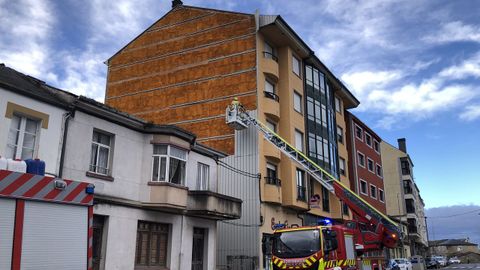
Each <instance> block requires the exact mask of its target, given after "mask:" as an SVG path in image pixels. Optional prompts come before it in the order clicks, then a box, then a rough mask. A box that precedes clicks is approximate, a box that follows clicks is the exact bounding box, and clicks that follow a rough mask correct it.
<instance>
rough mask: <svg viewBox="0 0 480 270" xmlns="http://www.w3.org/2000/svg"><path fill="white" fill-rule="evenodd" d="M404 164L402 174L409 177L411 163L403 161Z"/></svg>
mask: <svg viewBox="0 0 480 270" xmlns="http://www.w3.org/2000/svg"><path fill="white" fill-rule="evenodd" d="M401 164H402V174H403V175H409V174H410V163H409V162H408V161H406V160H402V161H401Z"/></svg>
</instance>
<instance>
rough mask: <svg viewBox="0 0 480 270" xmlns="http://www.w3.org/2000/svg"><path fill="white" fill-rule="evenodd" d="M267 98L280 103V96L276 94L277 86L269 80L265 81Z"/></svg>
mask: <svg viewBox="0 0 480 270" xmlns="http://www.w3.org/2000/svg"><path fill="white" fill-rule="evenodd" d="M264 93H265V97H266V98H270V99H273V100H276V101H278V100H279V98H278V96H277V95H276V94H275V84H274V83H272V82H270V81H269V80H265V91H264Z"/></svg>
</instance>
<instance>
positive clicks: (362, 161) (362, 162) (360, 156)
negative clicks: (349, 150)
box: [357, 152, 365, 168]
mask: <svg viewBox="0 0 480 270" xmlns="http://www.w3.org/2000/svg"><path fill="white" fill-rule="evenodd" d="M357 155H358V165H360V166H361V167H364V168H365V155H364V154H362V153H360V152H358V154H357Z"/></svg>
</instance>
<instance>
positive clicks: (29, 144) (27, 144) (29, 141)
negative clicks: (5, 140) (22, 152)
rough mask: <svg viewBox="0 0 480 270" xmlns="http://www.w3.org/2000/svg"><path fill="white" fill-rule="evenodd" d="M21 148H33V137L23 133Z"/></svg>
mask: <svg viewBox="0 0 480 270" xmlns="http://www.w3.org/2000/svg"><path fill="white" fill-rule="evenodd" d="M23 147H24V148H30V149H33V148H35V135H32V134H28V133H25V136H24V137H23Z"/></svg>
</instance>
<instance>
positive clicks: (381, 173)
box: [375, 163, 383, 178]
mask: <svg viewBox="0 0 480 270" xmlns="http://www.w3.org/2000/svg"><path fill="white" fill-rule="evenodd" d="M379 168H380V174H379V173H378V172H379V170H378V169H379ZM375 174H376V175H378V176H379V177H381V178H383V168H382V165H380V164H378V163H376V164H375Z"/></svg>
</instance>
